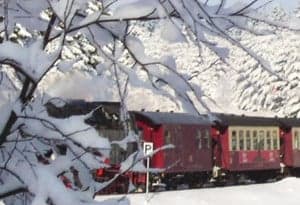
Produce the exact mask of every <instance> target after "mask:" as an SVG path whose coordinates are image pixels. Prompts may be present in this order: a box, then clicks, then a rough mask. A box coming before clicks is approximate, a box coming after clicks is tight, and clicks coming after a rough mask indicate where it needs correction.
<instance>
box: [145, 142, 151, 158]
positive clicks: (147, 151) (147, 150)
mask: <svg viewBox="0 0 300 205" xmlns="http://www.w3.org/2000/svg"><path fill="white" fill-rule="evenodd" d="M152 152H153V143H152V142H144V154H145V155H148V154H151V153H152Z"/></svg>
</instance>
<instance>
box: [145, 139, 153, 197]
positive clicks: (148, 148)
mask: <svg viewBox="0 0 300 205" xmlns="http://www.w3.org/2000/svg"><path fill="white" fill-rule="evenodd" d="M152 152H153V143H152V142H144V154H145V155H149V154H151V153H152ZM149 165H150V156H147V173H146V196H147V200H148V193H149Z"/></svg>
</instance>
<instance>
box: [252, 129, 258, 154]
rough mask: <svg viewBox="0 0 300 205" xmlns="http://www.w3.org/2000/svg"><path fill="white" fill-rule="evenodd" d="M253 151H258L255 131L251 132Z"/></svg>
mask: <svg viewBox="0 0 300 205" xmlns="http://www.w3.org/2000/svg"><path fill="white" fill-rule="evenodd" d="M253 149H254V150H258V136H257V131H256V130H255V131H253Z"/></svg>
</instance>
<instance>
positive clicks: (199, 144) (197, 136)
mask: <svg viewBox="0 0 300 205" xmlns="http://www.w3.org/2000/svg"><path fill="white" fill-rule="evenodd" d="M201 138H202V135H201V130H197V135H196V140H198V149H201V148H202V139H201Z"/></svg>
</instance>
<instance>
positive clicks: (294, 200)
mask: <svg viewBox="0 0 300 205" xmlns="http://www.w3.org/2000/svg"><path fill="white" fill-rule="evenodd" d="M299 189H300V179H299V178H287V179H284V180H282V181H279V182H274V183H267V184H255V185H244V186H232V187H220V188H219V187H218V188H203V189H194V190H181V191H168V192H157V193H150V194H149V196H148V203H146V201H145V199H146V198H145V197H146V196H145V194H130V195H127V196H125V197H124V196H120V195H118V196H114V198H118V197H119V198H120V204H122V205H124V204H126V201H128V200H129V201H130V202H129V204H130V205H142V204H147V205H167V204H168V205H185V204H189V205H221V204H228V205H229V204H230V205H265V204H272V205H282V204H287V205H298V204H299V201H300V195H299ZM111 197H112V196H101V197H100V196H98V197H97V200H99V201H102V200H105V199H108V198H111Z"/></svg>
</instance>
